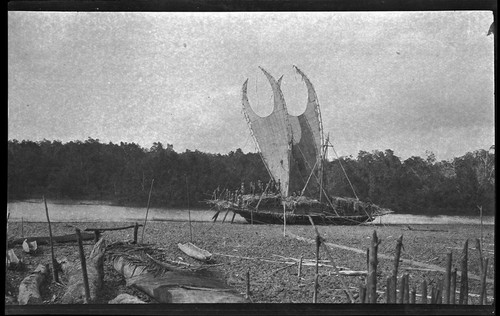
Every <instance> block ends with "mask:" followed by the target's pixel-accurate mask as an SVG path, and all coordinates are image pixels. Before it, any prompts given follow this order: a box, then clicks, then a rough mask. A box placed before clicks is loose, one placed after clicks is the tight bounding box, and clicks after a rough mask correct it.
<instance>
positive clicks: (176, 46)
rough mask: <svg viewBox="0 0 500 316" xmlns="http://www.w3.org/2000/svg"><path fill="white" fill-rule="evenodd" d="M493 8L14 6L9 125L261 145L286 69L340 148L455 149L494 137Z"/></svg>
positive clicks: (144, 139) (30, 131)
mask: <svg viewBox="0 0 500 316" xmlns="http://www.w3.org/2000/svg"><path fill="white" fill-rule="evenodd" d="M492 21H493V15H492V13H491V12H483V11H470V12H467V11H465V12H464V11H461V12H385V13H384V12H354V13H347V12H303V13H301V12H293V13H286V12H267V13H259V12H239V13H238V12H231V13H211V12H207V13H180V12H178V13H162V12H149V13H146V12H141V13H131V12H13V11H11V12H9V13H8V80H9V82H8V106H9V112H8V138H9V139H18V140H22V139H29V140H42V139H48V140H61V141H63V142H67V141H71V140H86V139H87V138H88V137H92V138H97V139H99V140H100V141H101V142H109V141H111V142H113V143H119V142H120V141H123V142H135V143H138V144H139V145H141V146H143V147H146V148H149V147H150V146H151V145H152V144H153V142H157V141H160V142H162V143H163V144H164V145H166V144H167V143H170V144H173V145H174V149H175V150H176V151H178V152H182V151H184V150H185V149H190V150H195V149H198V150H200V151H203V152H211V153H222V154H225V153H228V152H229V151H231V150H236V149H237V148H241V149H242V150H243V151H244V152H248V151H255V150H256V149H255V145H254V144H253V140H252V139H251V136H250V132H249V130H248V127H247V125H246V121H245V119H244V117H243V114H242V111H241V108H242V106H241V88H242V85H243V82H244V81H245V80H246V79H247V78H248V79H249V99H250V103H251V105H252V106H253V107H254V109H255V111H256V112H257V113H258V114H260V115H266V114H269V113H270V111H271V109H272V99H271V88H270V86H269V84H268V82H267V81H266V78H265V77H264V75H263V74H262V73H261V72H260V70H259V69H258V66H262V67H263V68H265V69H267V70H268V71H269V72H270V73H271V74H272V75H274V76H275V77H276V78H279V77H280V76H281V75H284V78H283V83H282V89H283V93H284V95H285V99H286V102H287V107H288V108H289V110H290V112H291V113H292V114H295V115H297V114H300V113H301V111H302V110H303V109H305V105H306V100H307V93H306V88H305V85H304V83H303V82H302V81H301V79H300V76H299V75H298V74H296V73H295V72H294V71H293V69H292V65H297V66H298V67H299V68H300V69H301V70H302V71H304V73H305V74H306V75H307V76H308V77H309V79H310V80H311V82H312V83H313V85H314V86H315V88H316V93H317V95H318V98H319V101H320V105H321V111H322V117H323V125H324V131H325V133H329V134H330V139H331V140H332V141H333V143H334V145H335V149H336V151H337V153H338V154H339V155H342V156H345V155H353V156H354V157H355V156H357V154H358V152H359V151H360V150H365V151H372V150H375V149H377V150H385V149H392V150H394V152H395V154H396V155H397V156H399V157H401V158H402V159H406V158H408V157H410V156H412V155H416V156H422V157H425V155H426V151H432V152H434V153H435V154H436V156H437V158H438V159H450V158H452V157H456V156H461V155H463V154H465V153H466V152H468V151H473V150H476V149H480V148H483V149H488V148H489V147H490V146H491V145H493V144H494V70H493V69H494V68H493V56H494V36H493V35H490V36H486V33H487V31H488V29H489V26H490V24H491V23H492Z"/></svg>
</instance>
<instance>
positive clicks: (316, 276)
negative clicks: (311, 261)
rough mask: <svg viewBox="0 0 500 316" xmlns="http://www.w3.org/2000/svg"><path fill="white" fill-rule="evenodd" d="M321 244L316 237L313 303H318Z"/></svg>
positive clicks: (318, 237)
mask: <svg viewBox="0 0 500 316" xmlns="http://www.w3.org/2000/svg"><path fill="white" fill-rule="evenodd" d="M320 244H321V240H320V236H319V235H317V236H316V275H315V277H314V296H313V303H317V302H318V273H319V269H318V267H319V265H318V264H319V246H320Z"/></svg>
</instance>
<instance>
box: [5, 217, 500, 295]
mask: <svg viewBox="0 0 500 316" xmlns="http://www.w3.org/2000/svg"><path fill="white" fill-rule="evenodd" d="M67 224H71V225H75V226H78V227H79V228H81V229H82V230H83V229H85V228H95V227H120V226H128V225H130V224H133V223H128V222H127V223H116V222H114V223H106V222H103V223H67ZM67 224H65V223H53V224H52V225H53V226H52V232H53V234H54V235H64V234H70V233H74V231H75V229H74V228H73V227H71V226H67ZM318 229H319V232H320V234H321V235H322V237H324V238H325V241H326V242H328V243H333V244H338V245H343V246H347V247H350V248H356V249H359V250H362V251H366V249H367V248H368V247H369V245H370V242H371V236H372V234H373V232H374V231H376V233H377V235H378V237H379V239H380V240H381V244H380V245H379V248H378V252H379V254H385V255H389V256H391V257H392V256H393V255H394V253H395V246H396V239H397V238H398V237H399V236H400V235H403V245H404V248H403V250H402V254H401V258H402V259H410V260H415V261H418V262H421V263H426V264H430V265H438V266H441V267H443V268H444V267H445V261H446V253H447V252H449V251H451V252H452V254H453V266H454V267H457V268H458V269H459V270H460V260H461V256H462V248H463V245H464V242H465V240H466V239H469V275H471V274H474V275H477V276H479V275H480V270H479V264H478V263H479V255H478V251H477V249H475V245H476V244H475V239H476V238H479V237H480V228H479V226H477V225H411V226H408V225H385V226H384V225H367V226H318ZM191 231H192V235H191V233H190V228H189V223H187V222H149V223H147V226H146V230H145V234H144V242H145V243H148V244H151V245H153V246H154V247H157V248H162V250H161V253H160V257H159V258H160V259H161V258H164V259H167V260H172V261H185V262H186V263H193V264H200V263H199V262H196V261H195V260H194V259H192V258H190V257H188V256H186V255H185V254H184V253H182V252H181V251H180V250H179V249H178V248H177V243H179V242H183V243H184V242H187V241H190V240H191V238H192V241H193V243H195V244H196V245H198V246H199V247H201V248H203V249H206V250H208V251H210V252H211V253H212V254H213V255H214V256H213V261H212V262H211V263H206V264H205V263H204V265H207V266H208V267H207V268H208V269H210V270H212V271H214V272H215V273H217V274H218V275H219V277H220V278H223V279H224V280H225V281H226V282H227V283H228V284H229V285H230V286H232V287H233V288H235V289H236V290H237V291H238V292H239V293H241V294H242V295H244V294H245V293H246V286H247V282H246V274H247V272H249V273H250V290H251V300H252V301H253V302H255V303H311V302H312V299H313V291H314V278H315V267H314V266H312V265H311V266H306V265H305V266H303V267H302V277H301V279H299V278H298V277H297V272H298V265H287V264H286V263H285V262H292V261H293V259H291V258H295V259H299V258H300V257H301V256H302V257H303V259H304V262H305V261H307V259H309V260H312V259H314V258H315V256H316V254H315V251H316V250H315V249H316V247H315V245H314V244H312V243H308V242H305V241H303V240H298V239H296V238H295V237H294V236H301V237H304V238H307V239H314V237H315V232H314V229H313V228H312V227H311V226H287V227H286V232H287V233H291V234H288V235H287V236H286V237H284V236H283V226H279V225H249V224H229V223H220V222H217V223H208V222H194V223H192V230H191ZM22 234H23V235H24V236H25V237H26V236H48V234H49V232H48V225H47V223H32V222H24V224H23V228H22V232H21V223H20V222H11V223H9V227H8V238H19V237H21V235H22ZM141 234H142V228H140V229H139V242H141ZM104 237H105V238H106V242H107V243H113V242H117V241H127V240H132V239H133V229H128V230H124V231H110V232H107V233H105V234H104ZM85 244H86V245H85V253H86V254H88V253H90V250H91V249H92V245H93V241H85ZM39 248H40V252H39V253H38V254H35V255H29V254H26V253H24V252H23V251H22V248H21V246H16V247H15V248H14V251H15V253H16V255H17V256H18V257H19V258H20V259H22V260H23V262H24V263H25V269H24V270H22V271H13V270H8V271H7V275H6V292H7V293H10V294H11V296H12V297H14V298H15V297H17V293H18V287H19V284H20V282H21V280H22V279H23V278H24V277H25V276H26V275H28V274H29V273H30V272H31V271H33V270H34V269H35V268H36V266H37V265H38V264H39V263H50V262H51V255H50V247H49V246H46V245H41V246H39ZM329 249H331V250H330V252H331V254H332V255H333V257H334V258H333V259H334V260H335V264H336V266H338V267H343V268H346V269H351V270H366V269H367V268H366V255H365V254H364V253H357V252H354V251H352V250H345V249H339V248H329ZM483 250H485V251H484V252H483V255H484V256H485V257H488V258H489V266H488V278H490V279H494V274H495V260H494V253H493V250H494V226H485V227H484V228H483ZM55 256H56V258H58V259H60V258H62V257H67V258H68V259H69V260H73V261H75V262H79V261H78V260H79V257H78V247H77V245H76V243H69V244H58V245H56V247H55ZM286 258H288V259H286ZM320 259H322V260H327V259H328V257H327V255H326V254H325V253H324V251H322V250H320ZM393 264H394V263H393V260H392V259H382V258H381V259H379V264H378V285H377V290H378V291H380V293H379V300H378V301H379V302H385V294H384V293H383V292H384V291H385V284H386V282H385V280H386V278H387V276H389V275H390V274H391V273H392V269H393ZM210 265H213V266H212V267H210ZM412 268H415V266H413V265H409V264H406V263H402V264H401V265H400V269H399V272H400V273H399V274H400V275H402V274H403V273H405V272H406V273H409V275H410V288H412V287H416V289H417V294H419V293H420V285H421V283H422V280H423V279H426V280H427V282H428V283H429V284H430V285H431V286H433V285H436V284H437V280H438V279H439V278H443V273H441V272H432V271H421V270H414V269H412ZM49 279H50V278H49ZM61 279H62V282H63V283H64V282H66V279H65V276H64V275H63V274H62V275H61ZM343 280H344V282H345V284H347V287H349V290H350V291H351V293H352V294H353V296H354V297H358V288H359V285H360V284H362V283H364V282H365V277H363V276H348V277H347V276H346V277H343ZM459 280H460V279H459V278H458V281H459ZM458 281H457V289H459V288H460V283H459V282H458ZM104 282H105V284H104V288H103V290H102V294H101V295H100V296H99V298H98V300H97V301H96V302H94V303H97V304H107V302H108V301H109V300H111V299H113V298H115V297H116V296H117V295H118V294H121V293H128V294H132V295H135V296H137V297H139V298H140V299H142V300H144V301H146V302H149V303H155V301H154V300H153V299H151V298H149V297H148V296H147V295H145V294H143V293H141V292H140V291H138V290H135V289H133V288H129V287H127V286H126V284H125V279H124V278H123V277H122V276H121V275H120V274H119V273H118V272H116V271H115V270H114V269H113V267H112V266H111V264H109V262H106V263H105V280H104ZM479 284H480V283H479V281H477V280H474V279H469V291H470V293H472V294H478V293H479ZM493 286H494V284H492V283H489V284H488V287H487V291H488V296H489V297H490V299H489V300H488V303H491V302H492V296H493ZM63 293H64V286H61V285H57V284H55V283H53V282H50V280H49V281H48V282H46V284H44V286H43V287H42V295H43V300H44V304H58V303H60V299H61V298H62V296H63ZM429 293H430V287H429ZM457 298H458V295H457ZM318 302H319V303H347V302H348V299H347V296H346V294H345V292H344V291H343V286H342V283H341V280H340V278H339V277H337V276H335V275H334V270H333V268H331V267H320V268H319V294H318ZM417 302H419V298H418V297H417ZM477 302H478V298H477V297H476V296H472V297H470V299H469V304H477ZM6 304H17V302H16V301H15V299H14V300H13V301H6Z"/></svg>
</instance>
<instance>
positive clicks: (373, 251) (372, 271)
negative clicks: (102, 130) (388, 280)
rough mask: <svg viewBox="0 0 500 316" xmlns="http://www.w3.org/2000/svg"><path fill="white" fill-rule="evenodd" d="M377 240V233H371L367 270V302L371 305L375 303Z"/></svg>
mask: <svg viewBox="0 0 500 316" xmlns="http://www.w3.org/2000/svg"><path fill="white" fill-rule="evenodd" d="M379 243H380V242H379V240H378V237H377V231H376V230H374V231H373V236H372V242H371V247H370V265H369V270H368V279H369V280H370V282H369V287H368V289H367V291H368V302H369V303H371V304H376V303H377V264H378V260H377V249H378V245H379Z"/></svg>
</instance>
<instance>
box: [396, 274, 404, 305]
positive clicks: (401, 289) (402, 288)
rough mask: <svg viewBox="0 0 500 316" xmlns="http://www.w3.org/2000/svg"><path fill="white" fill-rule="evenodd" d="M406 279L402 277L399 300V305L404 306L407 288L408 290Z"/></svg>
mask: <svg viewBox="0 0 500 316" xmlns="http://www.w3.org/2000/svg"><path fill="white" fill-rule="evenodd" d="M405 282H406V279H405V277H404V276H401V280H400V283H399V298H398V303H399V304H403V303H404V297H405V288H406V284H405Z"/></svg>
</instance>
